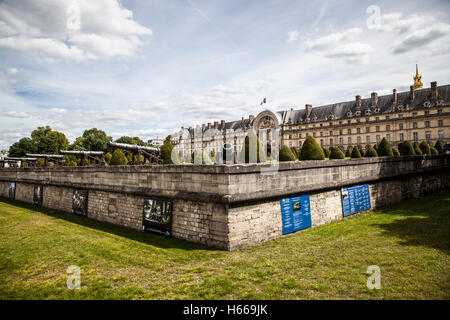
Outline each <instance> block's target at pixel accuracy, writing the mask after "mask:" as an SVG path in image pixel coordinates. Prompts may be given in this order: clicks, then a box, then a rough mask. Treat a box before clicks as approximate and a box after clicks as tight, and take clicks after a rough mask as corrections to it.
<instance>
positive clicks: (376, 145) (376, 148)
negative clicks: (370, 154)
mask: <svg viewBox="0 0 450 320" xmlns="http://www.w3.org/2000/svg"><path fill="white" fill-rule="evenodd" d="M373 148H374V149H375V151H376V152H377V153H378V144H376V143H375V144H374V145H373Z"/></svg>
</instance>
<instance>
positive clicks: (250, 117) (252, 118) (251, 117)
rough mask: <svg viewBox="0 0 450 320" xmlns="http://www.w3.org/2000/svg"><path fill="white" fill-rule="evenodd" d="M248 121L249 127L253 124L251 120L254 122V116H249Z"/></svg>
mask: <svg viewBox="0 0 450 320" xmlns="http://www.w3.org/2000/svg"><path fill="white" fill-rule="evenodd" d="M248 119H249V120H250V125H252V124H253V120H255V116H254V115H252V114H251V115H249V116H248Z"/></svg>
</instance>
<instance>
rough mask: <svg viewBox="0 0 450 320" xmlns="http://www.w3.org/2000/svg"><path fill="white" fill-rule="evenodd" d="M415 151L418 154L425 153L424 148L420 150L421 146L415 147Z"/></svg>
mask: <svg viewBox="0 0 450 320" xmlns="http://www.w3.org/2000/svg"><path fill="white" fill-rule="evenodd" d="M414 152H415V153H416V155H418V156H421V155H423V152H422V150H420V148H419V147H415V148H414Z"/></svg>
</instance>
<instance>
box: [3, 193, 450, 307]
mask: <svg viewBox="0 0 450 320" xmlns="http://www.w3.org/2000/svg"><path fill="white" fill-rule="evenodd" d="M449 208H450V191H449V190H447V191H443V192H439V193H435V194H433V195H430V196H427V197H425V198H420V199H415V200H411V201H407V202H404V203H400V204H397V205H394V206H391V207H389V208H386V209H384V210H377V211H373V212H364V213H361V214H358V215H355V216H352V217H348V218H346V219H344V220H342V221H339V222H335V223H332V224H329V225H326V226H322V227H318V228H313V229H309V230H306V231H303V232H299V233H296V234H292V235H289V236H284V237H282V238H280V239H277V240H273V241H269V242H266V243H264V244H261V245H258V246H254V247H251V248H246V249H243V250H239V251H234V252H225V251H220V250H214V249H210V248H207V247H204V246H201V245H196V244H191V243H188V242H185V241H182V240H177V239H169V238H164V237H160V236H157V235H152V234H146V233H142V232H139V231H134V230H129V229H125V228H122V227H118V226H114V225H111V224H107V223H102V222H97V221H94V220H89V219H85V218H82V217H78V216H75V215H71V214H66V213H62V212H58V211H54V210H50V209H44V208H35V207H33V206H31V205H28V204H24V203H20V202H17V201H10V200H7V199H1V200H0V236H1V242H0V299H449V298H450V263H449V262H450V261H449V254H450V245H449V244H450V228H449V218H450V217H449V213H450V209H449ZM69 265H77V266H79V267H80V268H81V289H80V290H69V289H67V287H66V280H67V274H66V269H67V267H68V266H69ZM369 265H378V266H379V267H380V268H381V289H380V290H369V289H368V288H367V286H366V281H367V277H368V275H367V274H366V269H367V267H368V266H369Z"/></svg>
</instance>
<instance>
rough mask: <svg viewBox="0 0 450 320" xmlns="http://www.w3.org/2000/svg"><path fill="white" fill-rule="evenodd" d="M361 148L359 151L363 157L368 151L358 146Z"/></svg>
mask: <svg viewBox="0 0 450 320" xmlns="http://www.w3.org/2000/svg"><path fill="white" fill-rule="evenodd" d="M358 149H359V153H360V154H361V157H365V156H366V153H365V152H364V150H363V148H358Z"/></svg>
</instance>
